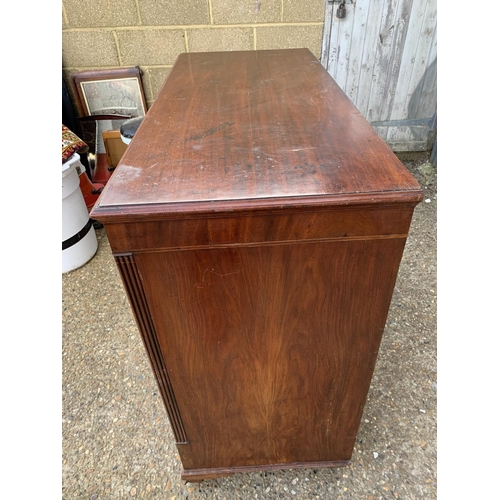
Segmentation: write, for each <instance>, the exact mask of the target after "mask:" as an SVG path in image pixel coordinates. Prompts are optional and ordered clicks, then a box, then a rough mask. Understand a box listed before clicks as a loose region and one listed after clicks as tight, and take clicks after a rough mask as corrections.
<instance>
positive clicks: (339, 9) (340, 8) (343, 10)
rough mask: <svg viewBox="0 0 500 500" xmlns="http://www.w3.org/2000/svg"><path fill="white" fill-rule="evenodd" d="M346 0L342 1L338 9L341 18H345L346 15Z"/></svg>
mask: <svg viewBox="0 0 500 500" xmlns="http://www.w3.org/2000/svg"><path fill="white" fill-rule="evenodd" d="M345 13H346V12H345V1H342V2H340V5H339V7H338V9H337V12H336V16H337V17H338V18H339V19H343V18H344V17H345Z"/></svg>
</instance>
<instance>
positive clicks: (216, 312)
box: [136, 238, 405, 469]
mask: <svg viewBox="0 0 500 500" xmlns="http://www.w3.org/2000/svg"><path fill="white" fill-rule="evenodd" d="M404 241H405V240H404V238H395V239H382V240H367V241H333V242H325V243H318V242H302V243H294V244H275V245H267V246H261V247H258V246H256V247H238V248H236V247H235V248H215V249H196V250H177V251H175V250H173V251H163V252H152V253H141V254H137V255H136V261H137V268H138V270H139V273H140V275H141V276H142V280H143V286H144V291H145V296H146V298H147V302H148V305H149V309H150V311H151V318H152V322H153V324H154V327H155V330H156V332H157V336H158V342H159V345H160V347H161V352H162V356H163V358H164V361H165V366H166V369H167V371H168V374H169V378H170V380H171V383H172V387H173V391H174V393H175V396H176V399H177V404H178V407H179V410H180V414H181V416H182V421H183V422H184V427H185V430H186V437H187V441H188V444H186V445H180V446H179V450H180V453H181V458H182V461H183V464H184V467H185V468H186V469H190V468H211V467H237V466H249V465H257V464H276V463H290V462H315V461H329V460H346V459H349V458H350V455H351V451H352V446H353V445H354V440H355V436H356V433H357V430H358V426H359V422H360V419H361V415H362V411H363V406H364V402H365V398H366V394H367V391H368V388H369V384H370V379H371V375H372V372H373V369H374V365H375V361H376V356H377V352H378V348H379V343H380V339H381V335H382V332H383V328H384V324H385V320H386V315H387V311H388V307H389V303H390V299H391V295H392V290H393V286H394V282H395V279H396V275H397V268H398V264H399V261H400V258H401V255H402V251H403V247H404Z"/></svg>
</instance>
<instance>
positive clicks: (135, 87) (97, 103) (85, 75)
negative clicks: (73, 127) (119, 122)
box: [71, 67, 147, 118]
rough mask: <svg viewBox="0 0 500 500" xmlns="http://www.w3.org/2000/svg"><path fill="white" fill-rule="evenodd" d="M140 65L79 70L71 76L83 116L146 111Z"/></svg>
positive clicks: (137, 115)
mask: <svg viewBox="0 0 500 500" xmlns="http://www.w3.org/2000/svg"><path fill="white" fill-rule="evenodd" d="M141 74H142V72H141V70H140V69H139V67H131V68H113V69H103V70H92V71H80V72H78V73H74V74H73V75H72V76H71V79H72V82H73V87H74V91H75V96H76V98H77V101H78V107H79V112H80V114H81V115H83V116H91V115H114V114H116V115H124V116H130V118H136V117H139V116H144V115H145V114H146V111H147V109H146V99H145V97H144V89H143V87H142V81H141Z"/></svg>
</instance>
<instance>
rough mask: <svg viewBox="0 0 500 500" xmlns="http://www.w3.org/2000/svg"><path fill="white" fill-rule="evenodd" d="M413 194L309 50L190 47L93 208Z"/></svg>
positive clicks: (130, 209) (203, 206) (107, 211)
mask: <svg viewBox="0 0 500 500" xmlns="http://www.w3.org/2000/svg"><path fill="white" fill-rule="evenodd" d="M421 197H422V193H421V190H420V186H419V185H418V183H417V182H416V180H415V179H414V178H413V177H412V176H411V174H410V173H409V172H408V171H407V170H406V168H405V167H404V166H403V165H402V164H401V162H400V161H399V160H398V158H397V157H396V156H395V155H394V153H393V152H392V151H391V150H390V149H389V147H388V146H387V145H386V144H385V143H384V142H383V141H382V140H381V139H380V138H379V137H378V135H377V134H376V132H375V131H374V130H373V128H372V127H371V126H370V124H369V123H368V122H367V121H366V120H365V118H364V117H363V116H362V115H361V114H360V113H359V111H358V110H357V109H356V107H355V106H354V105H353V104H352V103H351V101H350V100H349V99H348V97H347V96H346V95H345V94H344V93H343V91H342V90H341V89H340V87H339V86H338V85H337V84H336V83H335V82H334V80H333V79H332V78H331V76H330V75H329V74H328V73H327V72H326V70H325V69H324V68H323V67H322V66H321V64H320V63H319V62H318V60H317V59H316V58H315V57H314V56H313V54H312V53H311V52H310V51H309V50H308V49H290V50H266V51H245V52H218V53H190V54H181V55H180V56H179V58H178V59H177V61H176V63H175V65H174V67H173V69H172V71H171V73H170V75H169V76H168V78H167V80H166V82H165V84H164V86H163V88H162V90H161V92H160V94H159V96H158V98H157V100H156V101H155V103H154V105H153V106H152V108H151V109H150V110H149V112H148V113H147V115H146V116H145V118H144V120H143V122H142V124H141V126H140V128H139V130H138V131H137V133H136V135H135V137H134V139H133V141H132V143H131V144H130V145H129V147H128V149H127V151H126V153H125V154H124V156H123V157H122V160H121V162H120V164H119V166H118V167H117V169H116V170H115V172H114V173H113V176H112V178H111V180H110V181H109V182H108V184H107V185H106V187H105V189H104V191H103V193H102V195H101V197H100V199H99V201H98V203H97V205H96V208H94V211H93V213H92V216H93V217H95V218H96V219H99V218H100V216H102V217H103V218H106V217H108V216H110V215H112V214H113V213H114V214H116V213H120V212H121V213H127V214H132V213H134V212H137V213H144V210H150V211H152V212H158V213H175V212H190V211H194V212H196V211H200V210H202V211H214V210H215V211H218V210H228V209H229V210H235V209H248V208H252V207H256V206H265V205H273V204H274V205H275V204H279V203H285V204H286V205H288V206H290V205H291V206H293V205H295V204H301V203H302V204H304V203H306V202H309V203H313V204H317V203H324V204H329V205H331V204H334V205H335V204H349V203H354V204H356V203H358V202H359V200H362V199H364V200H368V201H370V200H371V202H373V203H377V202H384V201H398V199H401V201H405V202H413V203H417V202H419V201H420V200H421ZM304 200H308V201H306V202H305V201H304ZM365 202H366V201H365Z"/></svg>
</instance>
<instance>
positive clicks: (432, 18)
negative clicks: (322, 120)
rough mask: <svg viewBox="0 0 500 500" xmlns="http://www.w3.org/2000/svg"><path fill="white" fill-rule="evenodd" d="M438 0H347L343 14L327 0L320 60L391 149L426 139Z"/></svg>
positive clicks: (432, 104)
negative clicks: (342, 15)
mask: <svg viewBox="0 0 500 500" xmlns="http://www.w3.org/2000/svg"><path fill="white" fill-rule="evenodd" d="M436 3H437V2H436V0H428V1H427V0H383V1H380V0H357V1H356V2H352V1H347V3H346V12H347V15H346V17H345V18H343V19H339V18H337V17H336V11H337V9H338V5H339V4H338V3H337V2H336V3H329V2H327V4H326V10H325V30H324V38H323V52H322V64H323V65H324V66H325V68H326V69H327V70H328V72H329V73H330V75H332V77H333V78H334V79H335V81H336V82H337V83H338V85H339V86H340V87H341V88H342V90H344V92H345V93H346V94H347V95H348V96H349V98H350V99H351V101H352V102H353V103H354V104H355V105H356V107H357V108H358V109H359V111H360V112H361V113H362V114H363V116H364V117H365V118H366V119H367V120H368V121H369V122H370V123H371V124H372V125H373V126H374V128H375V130H376V131H377V133H378V134H379V136H380V137H381V138H382V139H384V140H385V141H386V142H387V143H388V144H389V146H390V147H391V148H392V149H393V150H394V151H408V150H414V151H418V150H426V149H429V148H430V147H431V146H432V143H431V139H432V138H433V131H434V129H435V123H436V120H435V113H436V108H437V102H436V80H437V79H436V65H437V43H436V40H437V5H436ZM416 121H417V122H416Z"/></svg>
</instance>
